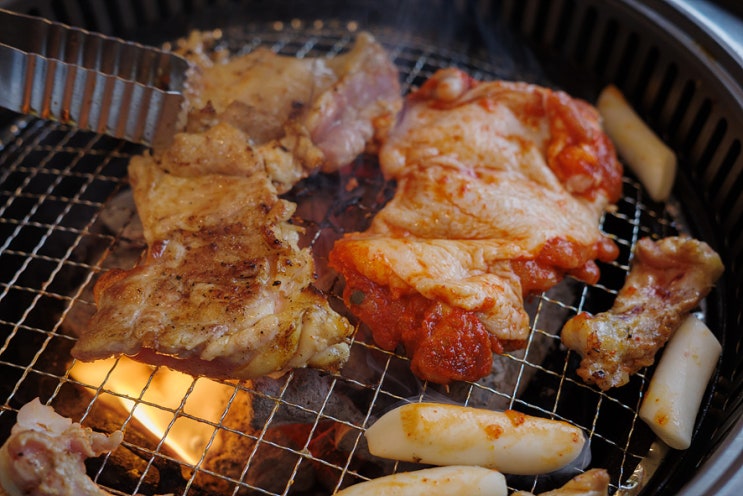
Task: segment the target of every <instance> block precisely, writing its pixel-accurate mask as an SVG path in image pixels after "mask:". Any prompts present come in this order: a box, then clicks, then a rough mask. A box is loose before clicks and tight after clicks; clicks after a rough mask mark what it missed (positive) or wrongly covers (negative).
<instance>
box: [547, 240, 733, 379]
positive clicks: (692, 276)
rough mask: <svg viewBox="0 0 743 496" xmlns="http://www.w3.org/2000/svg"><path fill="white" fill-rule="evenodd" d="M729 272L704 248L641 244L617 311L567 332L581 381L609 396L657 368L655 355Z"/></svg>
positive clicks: (582, 317)
mask: <svg viewBox="0 0 743 496" xmlns="http://www.w3.org/2000/svg"><path fill="white" fill-rule="evenodd" d="M723 270H724V267H723V264H722V260H721V259H720V256H719V255H718V254H717V253H716V252H715V251H714V250H713V249H712V248H711V247H710V246H709V245H708V244H707V243H705V242H703V241H699V240H696V239H693V238H690V237H686V236H672V237H668V238H663V239H661V240H658V241H653V240H652V239H650V238H643V239H641V240H640V241H639V242H638V243H637V248H636V249H635V258H634V260H633V263H632V268H631V269H630V273H629V275H628V276H627V280H626V281H625V283H624V285H623V286H622V289H621V290H620V291H619V294H618V295H617V298H616V300H615V302H614V305H613V306H612V308H611V309H610V310H608V311H607V312H602V313H599V314H597V315H595V316H591V315H589V314H587V313H585V312H582V313H579V314H578V315H576V316H575V317H573V318H572V319H570V320H569V321H568V322H567V323H566V324H565V326H564V327H563V329H562V335H561V337H562V342H563V344H564V345H565V346H567V347H568V348H569V349H571V350H574V351H576V352H578V353H579V354H580V355H581V357H582V360H581V363H580V367H579V368H578V371H577V373H578V375H579V376H580V377H581V378H582V379H583V380H584V381H585V382H587V383H589V384H595V385H596V386H598V387H599V388H600V389H602V390H604V391H606V390H608V389H610V388H613V387H619V386H623V385H624V384H626V383H627V382H629V379H630V376H631V375H633V374H635V373H637V372H638V371H639V370H640V369H642V368H643V367H649V366H650V365H652V364H653V363H654V362H655V355H656V353H657V352H658V350H660V349H661V348H662V347H663V346H664V345H665V344H666V342H667V341H668V339H669V338H670V337H671V335H672V334H673V333H674V332H675V330H676V329H678V327H679V326H680V325H681V322H683V320H684V318H685V317H686V316H687V315H688V314H689V312H690V311H692V310H694V308H695V307H697V305H698V304H699V302H700V301H701V300H702V299H703V298H704V297H705V296H707V294H709V292H710V291H711V290H712V287H713V286H714V284H715V282H716V281H717V279H718V278H719V277H720V276H721V275H722V272H723Z"/></svg>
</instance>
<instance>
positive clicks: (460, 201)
mask: <svg viewBox="0 0 743 496" xmlns="http://www.w3.org/2000/svg"><path fill="white" fill-rule="evenodd" d="M380 163H381V167H382V170H383V172H384V174H385V176H386V177H387V178H388V179H390V180H395V181H397V184H398V187H397V191H396V194H395V196H394V198H393V199H392V200H391V201H390V203H389V204H388V205H386V206H385V208H384V209H383V210H382V211H381V212H379V213H378V214H377V216H376V217H375V218H374V220H373V222H372V225H371V227H370V228H369V229H368V230H367V231H365V232H363V233H352V234H348V235H346V236H345V237H344V238H342V239H341V240H339V241H338V242H336V244H335V246H334V248H333V250H332V251H331V253H330V263H331V265H332V266H333V267H334V268H336V269H337V270H338V271H339V272H340V273H342V274H343V275H344V277H345V281H346V287H345V290H344V297H345V300H346V302H347V304H348V305H349V307H350V309H351V310H352V311H353V312H354V313H355V314H356V315H357V316H359V318H360V319H361V320H362V321H364V322H365V323H366V324H367V325H368V326H369V327H370V328H371V330H372V333H373V335H374V339H375V341H376V342H377V343H378V344H379V345H380V346H381V347H383V348H385V349H390V350H391V349H394V348H395V347H396V346H397V345H398V344H402V345H403V346H404V347H405V350H406V352H407V354H408V355H409V356H410V357H411V366H412V369H413V372H414V373H415V374H416V375H418V376H419V377H420V378H423V379H427V380H431V381H433V382H438V383H444V384H445V383H448V382H450V381H452V380H477V379H479V378H480V377H482V376H484V375H486V374H488V373H489V372H490V370H491V363H492V354H493V352H501V351H502V350H503V349H504V348H506V349H514V348H519V347H521V346H522V345H523V343H524V341H525V340H526V338H527V336H528V332H529V319H528V315H527V314H526V312H525V310H524V307H523V297H524V295H526V294H529V293H532V292H535V291H541V290H545V289H548V288H550V287H551V286H553V285H554V284H556V283H557V282H559V281H560V280H561V279H562V278H563V277H564V276H565V275H566V274H570V275H574V276H576V277H578V278H579V279H583V280H586V281H589V282H595V281H596V280H597V279H598V276H599V273H598V268H597V266H596V264H595V262H594V259H596V258H598V259H600V260H611V259H613V258H615V257H616V256H617V253H618V251H617V249H616V246H615V245H614V244H613V242H611V241H610V240H608V238H606V237H604V236H603V235H602V234H601V232H600V231H599V229H598V223H599V220H600V217H601V215H602V213H603V211H604V209H605V208H606V207H607V205H608V204H609V203H610V202H612V201H615V200H616V199H617V198H618V196H619V194H620V190H621V174H622V170H621V166H620V164H619V163H618V161H617V159H616V155H615V153H614V150H613V147H612V145H611V142H610V141H609V139H608V138H607V137H606V135H605V134H604V133H603V132H602V130H601V126H600V122H599V117H598V113H597V112H596V110H595V109H594V108H593V107H591V106H590V105H589V104H587V103H585V102H583V101H579V100H575V99H572V98H570V97H569V96H567V95H566V94H564V93H561V92H555V91H551V90H549V89H546V88H541V87H537V86H533V85H528V84H524V83H510V82H500V81H496V82H478V81H475V80H474V79H472V78H470V77H468V76H467V75H465V74H464V73H463V72H461V71H459V70H455V69H446V70H442V71H439V72H437V73H436V74H434V76H433V77H432V78H431V79H430V80H429V81H427V82H426V83H425V84H424V85H423V86H422V87H421V88H420V89H419V90H418V91H416V92H414V93H412V94H411V95H410V96H409V97H408V99H407V101H406V106H405V109H404V110H403V114H402V119H401V120H400V122H399V123H398V125H397V126H396V127H395V129H394V130H393V131H392V132H391V134H390V137H389V139H388V141H387V142H386V143H385V144H384V145H383V147H382V148H381V150H380Z"/></svg>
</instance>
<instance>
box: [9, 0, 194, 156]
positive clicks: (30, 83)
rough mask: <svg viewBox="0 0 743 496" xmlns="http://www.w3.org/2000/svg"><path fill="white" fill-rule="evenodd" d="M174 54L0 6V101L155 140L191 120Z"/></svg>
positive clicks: (184, 67) (163, 140)
mask: <svg viewBox="0 0 743 496" xmlns="http://www.w3.org/2000/svg"><path fill="white" fill-rule="evenodd" d="M188 68H189V65H188V62H187V61H186V60H185V59H183V58H182V57H179V56H177V55H175V54H173V53H170V52H167V51H164V50H160V49H157V48H153V47H147V46H144V45H140V44H138V43H133V42H128V41H124V40H121V39H119V38H113V37H109V36H105V35H102V34H98V33H92V32H89V31H86V30H84V29H79V28H74V27H71V26H67V25H64V24H61V23H58V22H52V21H49V20H46V19H42V18H38V17H33V16H27V15H23V14H18V13H15V12H11V11H8V10H5V9H0V106H2V107H5V108H8V109H10V110H13V111H16V112H20V113H23V114H30V115H36V116H38V117H41V118H43V119H51V120H57V121H60V122H63V123H65V124H69V125H72V126H75V127H78V128H81V129H88V130H92V131H95V132H98V133H101V134H108V135H111V136H114V137H117V138H123V139H126V140H128V141H132V142H137V143H143V144H146V145H151V146H160V145H165V144H167V143H168V142H170V140H171V139H172V136H173V134H174V133H175V132H176V130H177V129H178V127H179V126H180V125H181V124H182V121H183V120H184V119H185V97H184V96H183V93H182V90H183V88H184V85H185V83H186V78H187V71H188Z"/></svg>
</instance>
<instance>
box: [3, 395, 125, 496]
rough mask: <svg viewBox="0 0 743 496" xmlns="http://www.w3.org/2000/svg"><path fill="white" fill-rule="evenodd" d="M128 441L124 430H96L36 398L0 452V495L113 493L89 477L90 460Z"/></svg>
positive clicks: (98, 495)
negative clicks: (107, 432) (87, 472)
mask: <svg viewBox="0 0 743 496" xmlns="http://www.w3.org/2000/svg"><path fill="white" fill-rule="evenodd" d="M122 439H123V433H122V432H121V431H116V432H114V433H112V434H111V435H106V434H103V433H100V432H93V431H92V430H91V429H90V428H87V427H82V426H81V425H80V424H78V423H73V422H72V420H70V419H68V418H65V417H62V416H61V415H59V414H58V413H56V412H55V411H54V409H53V408H52V407H50V406H46V405H42V404H41V402H40V401H39V399H38V398H35V399H33V400H31V401H30V402H29V403H27V404H26V405H24V406H23V407H21V409H20V410H19V411H18V418H17V422H16V424H15V425H14V426H13V428H12V429H11V432H10V437H9V438H8V439H7V441H5V444H3V446H2V448H0V494H8V495H13V496H15V495H20V494H28V495H36V496H44V495H55V496H103V495H107V494H109V493H108V492H106V491H104V490H103V489H101V488H100V487H99V486H97V485H96V484H95V483H94V482H93V481H92V480H91V479H90V478H89V477H88V475H87V474H86V468H85V460H86V459H87V458H90V457H95V456H100V455H102V454H104V453H107V452H110V451H113V450H115V449H116V448H117V447H118V446H119V444H121V441H122Z"/></svg>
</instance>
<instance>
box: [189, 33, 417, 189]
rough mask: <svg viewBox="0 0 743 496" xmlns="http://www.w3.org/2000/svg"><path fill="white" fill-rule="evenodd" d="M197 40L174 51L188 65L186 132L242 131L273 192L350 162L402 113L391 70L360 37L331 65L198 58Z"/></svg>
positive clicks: (378, 49) (259, 55)
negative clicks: (221, 127)
mask: <svg viewBox="0 0 743 496" xmlns="http://www.w3.org/2000/svg"><path fill="white" fill-rule="evenodd" d="M202 38H203V37H202ZM202 38H200V37H199V35H195V39H191V40H190V41H189V42H188V43H186V44H185V45H184V46H182V47H181V48H180V51H181V53H182V54H184V55H185V56H186V57H188V58H189V59H190V60H191V61H192V62H194V64H195V66H196V76H194V77H192V78H190V79H189V84H190V89H189V102H190V103H191V107H192V111H191V112H190V116H189V123H188V130H189V131H203V130H204V129H206V128H209V127H211V126H213V125H214V124H215V123H217V122H228V123H230V124H232V125H233V126H235V127H237V128H239V129H241V130H242V131H244V132H245V133H246V134H247V135H248V136H249V137H250V140H251V146H252V149H253V154H254V156H255V157H254V159H255V160H259V161H262V162H264V163H265V165H266V167H267V168H268V170H269V173H270V174H271V177H272V179H273V180H274V181H275V183H276V185H277V187H278V189H279V193H283V192H285V191H287V190H289V189H290V188H291V187H292V186H293V185H294V184H295V183H296V182H297V181H298V180H300V179H302V178H303V177H305V176H306V175H308V174H309V173H311V172H313V171H314V170H316V169H318V168H321V169H322V170H324V171H333V170H336V169H337V168H339V167H341V166H343V165H346V164H348V163H349V162H351V161H352V160H353V159H354V158H355V157H356V156H357V155H359V154H360V153H361V152H363V151H364V150H365V148H366V147H367V146H373V145H374V143H375V142H376V141H377V140H378V139H379V138H381V137H383V136H384V135H385V134H386V133H387V131H388V130H389V127H390V126H391V125H392V123H393V122H394V119H395V116H396V114H397V113H398V111H399V110H400V107H401V106H402V97H401V93H400V84H399V80H398V72H397V69H396V67H395V66H394V64H393V63H392V62H391V61H390V59H389V56H388V54H387V52H386V51H385V50H384V48H383V47H382V46H381V45H380V44H379V43H377V42H376V40H375V39H374V38H373V37H372V36H371V35H370V34H368V33H360V34H359V35H358V37H357V39H356V41H355V43H354V45H353V47H352V48H351V50H349V51H348V52H346V53H344V54H341V55H338V56H336V57H333V58H310V57H307V58H296V57H288V56H281V55H277V54H276V53H274V52H272V51H271V50H269V49H267V48H259V49H257V50H255V51H253V52H250V53H248V54H246V55H241V56H235V57H231V58H229V59H227V60H226V61H224V60H213V59H211V58H209V57H205V56H203V44H204V43H205V42H204V40H203V39H202Z"/></svg>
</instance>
